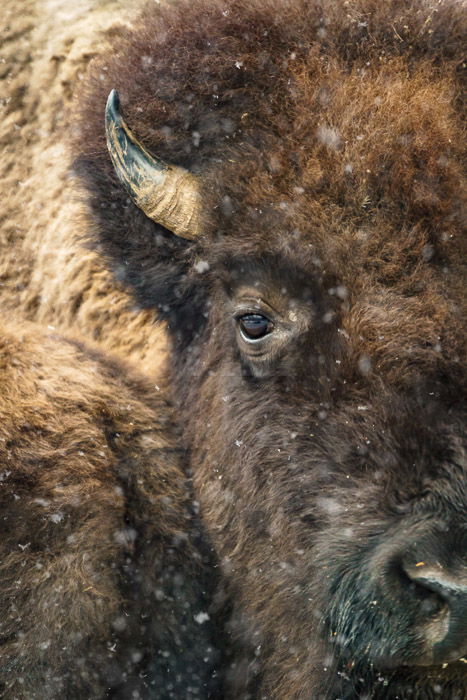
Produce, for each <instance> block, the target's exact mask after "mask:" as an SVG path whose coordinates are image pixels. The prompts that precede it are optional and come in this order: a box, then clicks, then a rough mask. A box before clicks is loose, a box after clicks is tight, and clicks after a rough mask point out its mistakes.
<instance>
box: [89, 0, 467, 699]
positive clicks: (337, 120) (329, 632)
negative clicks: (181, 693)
mask: <svg viewBox="0 0 467 700" xmlns="http://www.w3.org/2000/svg"><path fill="white" fill-rule="evenodd" d="M460 32H461V14H460V6H459V5H457V4H456V3H450V2H448V1H446V2H444V3H442V4H441V5H439V7H438V6H437V7H436V10H433V8H432V7H431V4H430V3H428V2H422V1H421V0H420V1H417V2H415V3H411V7H410V8H409V9H406V8H405V4H404V3H401V2H398V1H397V0H393V1H392V2H390V3H385V4H384V7H383V6H379V5H378V4H377V3H374V2H372V1H371V0H358V2H356V3H353V4H352V6H348V4H345V3H344V4H342V5H341V4H339V3H335V4H334V5H333V6H330V7H328V6H327V5H324V6H323V5H322V4H321V3H317V2H316V3H315V2H311V3H310V2H304V0H303V1H302V0H294V1H292V0H291V1H290V2H285V3H283V5H280V6H277V5H276V4H275V3H269V2H261V1H260V0H257V1H255V2H253V3H252V2H246V1H245V2H244V1H243V0H242V1H241V2H235V3H224V2H220V1H219V2H217V1H216V2H214V1H213V2H210V3H208V4H206V5H205V4H204V3H197V4H196V6H195V7H194V8H192V7H191V6H190V5H188V4H184V3H181V4H178V5H177V4H175V5H173V6H171V7H169V8H163V9H160V10H158V11H157V12H155V11H154V9H148V11H147V12H146V14H145V15H144V17H143V20H142V22H141V23H140V24H137V25H136V26H135V28H133V29H132V30H131V31H130V32H128V33H127V34H126V35H124V36H123V37H121V38H120V40H119V49H118V52H116V55H115V56H114V57H105V59H103V60H102V62H101V63H99V64H98V65H97V67H96V68H95V69H94V82H93V83H91V87H90V88H89V89H88V94H87V95H86V96H85V97H84V98H83V103H84V107H83V109H82V113H83V115H84V116H83V118H82V120H81V131H80V144H81V147H82V143H83V137H85V139H86V141H89V142H90V143H91V147H90V148H88V149H87V150H88V152H87V153H85V154H84V155H81V157H80V168H81V172H82V173H83V174H84V176H85V178H86V180H87V182H88V185H89V189H90V192H91V205H92V206H93V208H94V213H95V215H96V217H97V221H98V231H99V237H100V241H101V244H102V246H103V250H104V252H105V253H106V254H107V256H108V257H109V259H110V260H111V261H112V264H113V265H114V268H115V270H116V272H117V275H118V276H119V278H120V279H121V280H123V281H124V282H126V283H128V284H129V285H131V286H132V287H133V289H134V290H135V294H136V296H137V298H138V300H139V301H140V303H142V304H143V305H145V306H154V307H155V308H157V309H158V311H159V313H160V315H162V316H163V317H164V318H165V319H166V320H167V323H168V329H169V332H170V336H171V342H172V360H171V381H172V387H173V395H174V400H175V401H176V403H177V405H178V413H179V417H180V424H181V427H182V431H183V436H184V441H185V444H186V447H187V448H188V450H189V454H190V460H191V468H192V470H193V478H194V483H195V488H196V491H197V495H198V498H199V501H200V504H201V510H202V514H203V517H204V519H205V522H206V525H207V527H208V529H209V532H210V534H211V535H212V538H213V541H214V543H215V546H216V550H217V554H218V556H219V560H220V564H221V567H222V571H223V573H224V577H225V580H226V581H227V585H228V587H229V590H230V593H231V597H232V600H233V605H234V615H233V621H232V623H231V628H232V631H233V633H234V634H236V635H237V637H240V638H241V639H242V640H243V641H245V642H246V644H247V645H248V646H249V647H250V648H251V650H252V659H253V660H251V661H249V662H248V665H247V668H248V669H249V670H250V671H251V675H252V676H255V674H256V676H255V678H254V680H253V681H252V687H255V686H256V687H257V688H259V690H258V693H259V695H258V697H271V698H277V699H279V698H281V699H282V698H285V697H287V698H303V697H329V698H334V697H345V698H355V697H357V696H358V697H377V698H386V697H388V698H396V697H399V698H406V697H407V698H408V697H419V698H431V697H437V696H439V697H443V698H448V697H449V698H456V697H459V698H460V697H461V696H462V695H463V693H464V690H465V668H466V666H465V658H464V654H465V653H466V652H467V638H466V637H467V636H466V628H467V573H466V559H465V554H466V536H467V534H466V518H465V512H466V511H465V506H466V489H465V470H466V442H465V403H464V398H465V373H464V371H463V370H464V367H463V364H462V363H463V360H464V359H465V354H464V352H465V350H463V349H462V348H463V341H464V338H465V334H464V333H463V331H462V322H463V318H464V317H463V314H462V312H461V302H462V300H463V293H464V289H463V285H462V277H461V263H462V260H461V258H462V255H463V252H462V251H463V249H462V242H461V239H460V229H461V213H460V201H461V187H460V183H461V169H460V148H461V119H460V116H459V111H458V108H459V92H460V91H459V70H460V63H459V60H458V59H457V58H456V46H457V45H458V44H459V41H460ZM104 69H105V71H104ZM111 85H115V86H117V87H118V88H119V90H120V92H121V94H122V101H123V102H124V104H125V111H127V113H128V122H129V124H131V126H132V129H133V133H132V131H131V130H130V128H129V127H128V126H127V124H126V123H125V121H124V120H123V116H122V113H121V111H120V108H119V103H118V99H117V96H116V94H115V93H112V94H111V96H110V98H109V101H108V104H107V112H106V115H107V116H106V123H107V139H108V144H109V151H110V154H111V158H112V162H113V164H114V166H115V169H116V173H117V175H118V179H119V180H120V181H122V182H123V183H124V185H125V188H126V191H127V192H128V193H129V195H130V199H128V198H127V197H126V195H125V194H124V191H123V190H122V188H121V186H120V184H119V183H118V181H117V179H115V177H114V176H113V175H112V173H111V169H110V164H109V162H108V161H107V160H105V159H104V158H103V157H102V156H101V155H100V153H102V142H101V141H99V138H100V137H97V136H96V135H95V134H97V133H99V128H100V127H99V126H98V123H96V122H95V121H94V119H95V116H94V115H95V114H98V113H99V108H100V109H101V110H102V111H103V99H104V94H105V92H106V87H108V86H111ZM133 134H137V135H138V138H140V139H141V140H142V142H144V144H145V145H144V146H142V145H141V144H140V143H139V142H138V140H137V138H136V137H135V136H134V135H133ZM135 205H136V206H135ZM464 252H465V249H464ZM239 668H240V671H239V673H238V674H237V676H240V675H242V674H243V673H244V671H245V668H246V667H245V666H239ZM232 675H235V674H232ZM245 675H248V674H245ZM237 681H238V677H237ZM232 683H233V684H234V685H235V680H232ZM231 692H232V693H233V694H235V693H237V697H238V694H239V692H240V691H239V690H238V687H237V690H235V691H231Z"/></svg>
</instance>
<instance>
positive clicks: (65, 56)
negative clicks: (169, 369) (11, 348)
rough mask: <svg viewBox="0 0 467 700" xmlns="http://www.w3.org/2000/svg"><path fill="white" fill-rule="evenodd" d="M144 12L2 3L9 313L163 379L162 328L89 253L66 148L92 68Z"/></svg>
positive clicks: (87, 3) (0, 136)
mask: <svg viewBox="0 0 467 700" xmlns="http://www.w3.org/2000/svg"><path fill="white" fill-rule="evenodd" d="M140 5H141V2H138V1H137V0H134V1H133V2H131V3H128V2H126V0H113V1H112V2H108V1H107V0H75V2H73V3H70V2H68V0H21V1H20V2H18V0H3V2H2V17H1V20H0V24H1V30H0V34H1V39H0V150H1V153H2V157H1V159H0V195H1V199H2V214H1V217H0V306H1V308H2V310H3V311H4V313H7V314H11V315H12V316H14V318H15V319H17V320H19V319H21V318H24V319H27V320H31V321H37V322H39V323H41V324H43V325H52V326H54V327H55V328H56V329H57V330H59V331H61V332H67V331H71V332H79V333H81V334H82V335H83V336H86V337H88V338H89V339H91V340H92V341H98V342H99V344H100V345H101V347H105V348H106V349H109V350H111V351H113V352H118V353H119V354H120V356H121V357H123V358H124V359H125V360H134V361H135V362H136V363H137V364H138V365H139V366H140V368H141V369H143V370H146V371H147V372H149V371H151V372H154V371H155V370H157V368H158V366H159V365H160V363H161V362H162V360H163V357H164V354H165V338H164V332H163V328H162V327H161V325H156V324H155V322H154V321H155V319H154V313H152V312H142V311H141V309H139V308H138V307H137V305H136V304H135V303H134V301H133V300H132V299H131V298H130V297H129V295H128V294H127V293H126V292H125V291H124V290H123V289H122V287H121V285H120V284H118V283H115V281H114V280H112V279H111V276H110V275H109V273H108V272H107V270H106V269H105V267H104V265H103V264H102V261H100V260H99V257H98V256H97V255H95V254H94V253H92V251H90V250H85V249H83V247H82V245H81V242H80V240H81V239H82V238H83V235H86V234H87V233H88V231H89V226H90V222H89V219H88V218H87V215H86V211H85V209H83V206H82V203H81V192H80V188H79V187H78V186H77V182H76V178H73V177H72V176H71V172H70V155H69V149H68V147H67V134H68V129H69V126H70V122H73V115H72V114H70V111H69V110H70V104H71V101H72V96H73V94H75V93H76V91H77V89H78V87H79V84H80V82H81V80H82V79H83V77H84V75H85V72H86V68H87V66H88V64H89V62H90V61H91V60H92V58H93V57H95V56H97V55H99V54H100V53H102V52H103V51H105V50H106V47H108V46H109V40H111V38H112V36H113V35H114V34H115V33H116V32H118V31H120V30H121V28H122V27H124V26H129V25H130V23H131V16H132V15H133V14H134V13H135V12H137V10H138V6H140ZM110 309H111V310H112V311H111V312H110ZM149 356H150V358H149ZM156 358H157V359H156Z"/></svg>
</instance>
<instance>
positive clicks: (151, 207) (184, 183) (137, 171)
mask: <svg viewBox="0 0 467 700" xmlns="http://www.w3.org/2000/svg"><path fill="white" fill-rule="evenodd" d="M105 131H106V136H107V147H108V149H109V153H110V157H111V159H112V163H113V165H114V168H115V171H116V173H117V175H118V178H119V179H120V181H121V182H122V183H123V185H125V187H126V189H127V191H128V193H129V194H130V196H131V198H132V199H133V201H134V202H135V204H136V205H137V206H138V207H139V208H140V209H142V210H143V211H144V213H145V214H146V216H148V217H149V218H150V219H152V220H153V221H155V222H156V223H158V224H161V225H162V226H164V227H165V228H167V229H168V230H169V231H172V232H173V233H175V234H176V235H177V236H181V237H182V238H188V239H189V240H192V239H194V238H196V236H198V235H199V233H200V213H201V202H200V189H199V183H198V179H197V178H196V177H195V175H192V173H190V172H188V170H185V169H184V168H180V167H177V166H173V165H168V164H167V163H164V161H162V160H160V159H159V158H155V157H154V156H152V155H151V154H150V153H148V151H147V150H146V149H145V148H144V146H142V144H140V143H139V142H138V140H137V139H136V138H135V136H133V134H132V133H131V131H130V129H129V128H128V126H127V125H126V124H125V121H124V119H123V117H122V115H121V112H120V100H119V97H118V93H117V91H116V90H112V91H111V93H110V95H109V97H108V100H107V105H106V108H105Z"/></svg>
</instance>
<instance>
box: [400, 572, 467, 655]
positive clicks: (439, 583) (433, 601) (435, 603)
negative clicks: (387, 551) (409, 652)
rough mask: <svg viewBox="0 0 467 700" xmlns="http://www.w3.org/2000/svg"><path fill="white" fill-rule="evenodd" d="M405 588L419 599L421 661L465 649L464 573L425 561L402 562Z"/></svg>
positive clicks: (466, 591)
mask: <svg viewBox="0 0 467 700" xmlns="http://www.w3.org/2000/svg"><path fill="white" fill-rule="evenodd" d="M403 571H404V573H405V575H406V576H407V580H408V591H409V592H410V593H411V595H413V596H414V597H416V598H418V599H419V607H420V615H419V616H418V625H419V631H418V633H419V635H420V636H421V637H422V639H423V646H424V647H425V649H426V657H424V658H423V660H421V663H435V664H440V663H447V662H450V661H455V660H456V659H459V658H460V657H461V656H463V655H464V654H466V653H467V576H466V575H465V573H464V575H462V572H461V571H459V570H455V569H453V568H448V567H443V566H441V565H439V564H438V563H437V564H435V565H432V564H429V563H428V562H425V561H419V562H416V563H403ZM424 618H425V619H424Z"/></svg>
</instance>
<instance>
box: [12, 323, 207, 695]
mask: <svg viewBox="0 0 467 700" xmlns="http://www.w3.org/2000/svg"><path fill="white" fill-rule="evenodd" d="M174 432H175V429H174V425H173V422H172V419H171V410H170V406H169V405H168V403H167V401H166V399H165V398H164V397H163V392H162V389H161V390H160V391H156V390H155V389H154V384H153V383H151V384H149V383H148V382H147V380H145V379H142V378H141V377H139V375H137V374H135V373H134V372H132V371H131V370H130V369H129V368H127V367H125V366H123V365H122V364H121V362H118V361H115V360H113V359H111V358H110V357H108V356H106V355H103V354H102V352H100V351H99V350H97V349H95V348H91V347H88V346H86V345H85V344H83V342H82V341H80V340H77V339H74V340H73V339H65V338H62V337H60V336H58V335H57V334H56V333H55V332H54V331H50V330H49V331H47V330H46V331H44V330H42V329H38V328H35V327H34V326H32V325H31V324H29V325H28V324H25V323H24V322H22V323H21V324H12V323H11V322H8V323H7V322H6V321H5V320H2V322H1V332H0V502H1V540H0V552H1V556H0V695H1V697H2V698H5V699H6V700H33V698H36V699H37V700H45V699H46V698H50V699H54V700H58V699H59V698H70V700H72V699H73V700H91V699H92V700H101V699H102V698H115V699H117V698H120V699H121V700H123V699H124V698H134V699H136V698H157V699H160V700H169V699H170V698H172V699H175V700H181V699H182V698H184V699H186V700H188V699H189V698H207V697H210V698H211V697H212V698H213V697H217V695H215V693H216V692H217V691H216V686H217V678H216V674H215V663H217V660H218V659H217V657H218V651H217V647H216V640H215V636H214V632H213V629H212V623H211V620H210V618H209V613H208V612H207V606H208V605H209V596H210V589H211V588H212V585H213V572H212V571H211V568H210V566H209V567H208V559H209V556H210V554H209V548H208V547H207V544H206V542H205V540H204V538H203V536H202V533H201V527H200V525H199V523H198V522H197V517H196V513H195V512H194V510H193V505H192V503H191V492H190V489H189V486H188V483H187V481H186V476H185V474H184V472H183V469H182V464H183V458H182V454H181V451H180V450H179V449H178V448H177V447H176V443H177V438H176V434H174Z"/></svg>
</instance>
